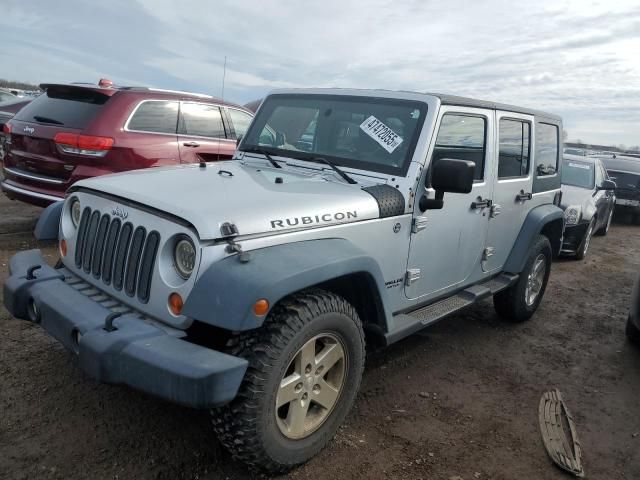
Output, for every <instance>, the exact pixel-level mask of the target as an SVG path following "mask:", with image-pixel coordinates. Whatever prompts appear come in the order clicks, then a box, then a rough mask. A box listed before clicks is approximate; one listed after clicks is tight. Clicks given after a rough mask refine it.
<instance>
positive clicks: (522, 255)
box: [503, 205, 564, 273]
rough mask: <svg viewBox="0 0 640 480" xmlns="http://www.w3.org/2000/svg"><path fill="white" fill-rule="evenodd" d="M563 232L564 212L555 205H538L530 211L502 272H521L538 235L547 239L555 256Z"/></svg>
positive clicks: (560, 244) (558, 250) (560, 245)
mask: <svg viewBox="0 0 640 480" xmlns="http://www.w3.org/2000/svg"><path fill="white" fill-rule="evenodd" d="M563 232H564V212H563V211H562V210H561V209H560V208H558V207H557V206H555V205H540V206H537V207H535V208H533V209H531V211H530V212H529V213H528V214H527V217H526V218H525V220H524V223H523V224H522V228H520V233H518V237H517V238H516V241H515V243H514V244H513V247H512V248H511V253H509V257H508V258H507V261H506V262H505V264H504V268H503V270H504V271H505V272H509V273H520V272H522V269H523V268H524V264H525V262H526V260H527V252H528V251H529V249H530V248H531V245H533V242H535V239H536V236H537V235H538V234H542V235H545V236H546V237H547V238H549V242H551V249H552V251H553V254H554V256H555V255H557V254H558V253H559V252H560V248H561V247H562V235H563Z"/></svg>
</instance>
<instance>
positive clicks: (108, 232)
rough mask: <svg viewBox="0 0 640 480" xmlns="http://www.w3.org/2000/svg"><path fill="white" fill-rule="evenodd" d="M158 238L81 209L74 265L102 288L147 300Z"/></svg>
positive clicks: (88, 209)
mask: <svg viewBox="0 0 640 480" xmlns="http://www.w3.org/2000/svg"><path fill="white" fill-rule="evenodd" d="M159 244H160V235H159V234H158V232H155V231H153V232H150V233H149V234H147V231H146V229H145V228H144V227H141V226H138V227H134V226H133V225H132V224H131V222H126V223H124V224H123V223H122V221H121V220H120V219H119V218H117V217H114V218H112V217H111V216H110V215H109V214H107V213H105V214H101V212H99V211H98V210H93V211H92V210H91V208H89V207H85V209H84V211H83V212H82V217H81V219H80V225H79V226H78V236H77V244H76V253H75V264H76V267H77V268H78V269H79V270H83V271H84V272H85V273H86V274H91V275H92V276H93V277H94V278H96V279H101V280H102V282H103V283H104V284H105V285H112V286H113V288H114V289H116V290H118V291H121V290H123V289H124V292H125V293H126V294H127V295H128V296H129V297H135V296H137V297H138V300H140V301H141V302H142V303H147V302H148V301H149V293H150V291H151V278H152V276H153V266H154V263H155V259H156V255H157V253H158V246H159Z"/></svg>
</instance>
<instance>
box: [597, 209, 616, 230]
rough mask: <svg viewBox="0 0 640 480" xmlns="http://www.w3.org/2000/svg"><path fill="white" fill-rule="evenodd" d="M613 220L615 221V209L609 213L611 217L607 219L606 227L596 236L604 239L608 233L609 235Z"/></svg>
mask: <svg viewBox="0 0 640 480" xmlns="http://www.w3.org/2000/svg"><path fill="white" fill-rule="evenodd" d="M612 219H613V209H611V212H610V213H609V217H608V218H607V223H605V224H604V226H603V227H602V228H600V230H598V231H597V232H596V235H598V236H600V237H604V236H605V235H606V234H607V233H609V229H610V228H611V220H612Z"/></svg>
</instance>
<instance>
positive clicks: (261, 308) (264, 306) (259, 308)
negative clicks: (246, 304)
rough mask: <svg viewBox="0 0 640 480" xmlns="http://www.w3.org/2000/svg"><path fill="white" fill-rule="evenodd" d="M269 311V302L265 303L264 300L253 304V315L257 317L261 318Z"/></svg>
mask: <svg viewBox="0 0 640 480" xmlns="http://www.w3.org/2000/svg"><path fill="white" fill-rule="evenodd" d="M268 311H269V302H267V301H266V300H265V299H264V298H261V299H260V300H258V301H256V303H254V304H253V313H254V314H256V316H258V317H263V316H265V315H266V314H267V312H268Z"/></svg>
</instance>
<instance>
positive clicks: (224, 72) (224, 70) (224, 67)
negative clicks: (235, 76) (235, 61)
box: [221, 55, 227, 102]
mask: <svg viewBox="0 0 640 480" xmlns="http://www.w3.org/2000/svg"><path fill="white" fill-rule="evenodd" d="M226 76H227V56H226V55H225V56H224V66H223V67H222V95H221V100H222V101H223V102H224V80H225V77H226Z"/></svg>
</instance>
